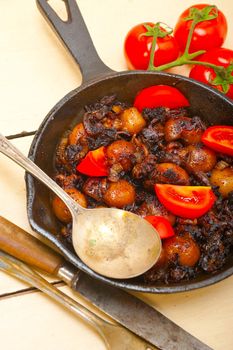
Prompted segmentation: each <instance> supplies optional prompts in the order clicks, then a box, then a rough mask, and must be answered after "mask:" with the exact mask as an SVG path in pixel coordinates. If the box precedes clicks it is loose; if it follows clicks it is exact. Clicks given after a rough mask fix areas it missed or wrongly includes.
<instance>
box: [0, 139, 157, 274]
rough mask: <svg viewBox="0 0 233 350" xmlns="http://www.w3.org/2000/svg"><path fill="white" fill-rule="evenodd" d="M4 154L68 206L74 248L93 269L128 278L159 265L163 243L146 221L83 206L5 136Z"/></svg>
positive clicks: (0, 149)
mask: <svg viewBox="0 0 233 350" xmlns="http://www.w3.org/2000/svg"><path fill="white" fill-rule="evenodd" d="M0 152H2V153H3V154H5V155H6V156H8V157H9V158H11V159H12V160H13V161H15V162H16V163H18V164H19V165H20V166H21V167H23V168H24V169H25V170H26V171H28V172H29V173H30V174H32V175H33V176H35V177H36V178H37V179H38V180H40V181H42V182H43V183H44V184H45V185H46V186H47V187H48V188H50V189H51V190H52V191H53V192H54V193H55V194H56V195H57V196H58V197H60V198H61V200H62V201H63V202H64V203H65V204H66V206H67V207H68V209H69V210H70V212H71V215H72V219H73V225H72V240H73V246H74V249H75V251H76V253H77V254H78V256H79V257H80V259H81V260H82V261H83V262H84V263H85V264H86V265H87V266H89V267H90V268H91V269H93V270H94V271H96V272H98V273H100V274H101V275H104V276H107V277H112V278H120V279H126V278H131V277H135V276H138V275H141V274H142V273H144V272H146V271H147V270H149V269H150V268H151V267H152V266H153V265H154V264H155V263H156V261H157V260H158V258H159V256H160V253H161V240H160V237H159V234H158V232H157V231H156V230H155V229H154V228H153V226H152V225H151V224H149V223H148V222H147V221H146V220H144V219H142V218H141V217H139V216H138V215H136V214H133V213H130V212H127V211H124V210H121V209H114V208H104V209H102V208H99V209H85V208H83V207H81V206H80V205H79V204H78V203H77V202H75V201H74V200H73V199H72V198H71V197H70V196H69V195H68V194H67V193H66V192H65V191H64V190H63V189H62V188H61V187H59V186H58V185H57V183H56V182H55V181H53V180H52V179H51V178H50V177H49V176H48V175H47V174H45V173H44V172H43V171H42V170H41V169H40V168H39V167H38V166H37V165H36V164H35V163H33V162H32V161H31V160H30V159H28V158H26V157H25V156H24V155H23V154H22V153H21V152H20V151H19V150H18V149H17V148H15V147H14V146H13V145H12V144H11V143H10V142H9V141H8V140H7V139H6V138H5V137H4V136H2V135H0Z"/></svg>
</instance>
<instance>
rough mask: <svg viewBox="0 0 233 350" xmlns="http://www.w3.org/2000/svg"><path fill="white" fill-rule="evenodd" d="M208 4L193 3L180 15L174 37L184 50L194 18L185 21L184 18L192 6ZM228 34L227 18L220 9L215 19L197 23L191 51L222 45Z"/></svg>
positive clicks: (197, 6) (199, 7)
mask: <svg viewBox="0 0 233 350" xmlns="http://www.w3.org/2000/svg"><path fill="white" fill-rule="evenodd" d="M206 6H210V5H207V4H197V5H192V6H191V7H189V8H188V9H187V10H185V11H184V12H183V13H182V14H181V15H180V17H179V19H178V22H177V24H176V26H175V29H174V37H175V38H176V40H177V42H178V44H179V46H180V49H181V50H182V51H184V49H185V46H186V42H187V38H188V33H189V29H190V27H191V24H192V20H188V21H185V20H184V19H185V18H186V17H188V16H189V13H190V9H191V8H193V7H195V8H197V9H203V8H204V7H206ZM226 35H227V20H226V17H225V16H224V14H223V13H222V12H221V11H220V10H218V16H217V17H216V18H215V19H211V20H206V21H204V22H200V23H198V24H197V25H196V27H195V29H194V33H193V37H192V40H191V44H190V50H189V52H194V51H198V50H210V49H212V48H214V47H220V46H222V44H223V43H224V40H225V38H226Z"/></svg>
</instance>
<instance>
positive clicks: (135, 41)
mask: <svg viewBox="0 0 233 350" xmlns="http://www.w3.org/2000/svg"><path fill="white" fill-rule="evenodd" d="M144 24H146V25H149V26H151V27H153V25H154V24H153V23H141V24H138V25H136V26H135V27H133V28H132V29H131V30H130V31H129V32H128V34H127V35H126V38H125V42H124V54H125V58H126V62H127V66H128V68H129V69H145V70H146V69H147V68H148V65H149V59H150V50H151V45H152V39H153V38H152V36H145V35H144V34H145V33H146V32H147V29H146V27H145V26H144ZM156 43H157V44H156V48H155V58H154V66H160V65H162V64H165V63H168V62H171V61H173V60H175V59H176V58H177V57H178V56H179V46H178V44H177V42H176V40H175V39H174V37H173V36H172V35H166V36H165V37H164V38H157V42H156Z"/></svg>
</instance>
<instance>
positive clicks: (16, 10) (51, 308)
mask: <svg viewBox="0 0 233 350" xmlns="http://www.w3.org/2000/svg"><path fill="white" fill-rule="evenodd" d="M197 2H198V1H197V0H185V1H180V0H163V1H152V0H144V1H143V2H142V1H141V0H118V1H113V0H99V1H93V0H79V1H78V4H79V6H80V9H81V11H82V13H83V16H84V19H85V21H86V24H87V26H88V28H89V31H90V34H91V36H92V38H93V41H94V43H95V46H96V49H97V51H98V53H99V55H100V57H101V58H102V60H103V61H104V62H105V63H106V64H107V65H109V66H110V67H111V68H112V69H115V70H119V71H120V70H124V69H126V66H125V61H124V56H123V50H122V47H123V40H124V36H125V35H126V33H127V31H128V30H129V29H130V28H131V27H132V26H133V25H135V24H137V23H141V22H145V21H153V22H156V21H163V22H166V23H167V24H169V25H170V26H173V25H174V24H175V21H176V18H177V16H178V15H179V14H180V13H181V12H182V11H183V10H184V8H186V7H188V6H190V5H191V4H195V3H197ZM214 4H216V5H219V8H220V9H221V10H222V11H223V12H224V13H225V14H226V15H227V18H228V23H229V30H228V38H227V41H226V43H225V44H224V46H225V47H229V48H231V49H232V48H233V21H232V20H231V19H232V17H233V2H232V0H215V1H214ZM0 28H1V33H2V35H1V36H0V51H1V55H0V67H1V68H0V69H1V79H0V91H1V117H0V130H1V133H3V134H4V135H13V134H18V133H21V132H22V131H28V132H31V131H34V130H36V129H37V128H38V126H39V125H40V123H41V121H42V120H43V118H44V117H45V115H46V114H47V113H48V111H49V110H50V109H51V108H52V107H53V106H54V104H55V103H57V102H58V100H59V99H60V98H62V97H63V96H64V95H65V94H66V93H68V92H69V91H70V90H72V89H74V88H75V87H77V86H78V85H80V84H81V75H80V72H79V69H78V67H77V66H76V65H75V64H74V62H73V61H72V59H71V57H70V56H69V55H68V54H67V53H66V51H65V50H64V48H63V47H62V46H61V44H60V43H59V42H58V40H57V39H56V38H55V36H54V34H53V33H51V31H50V29H49V28H48V27H47V26H46V24H45V22H44V20H43V18H42V17H41V15H40V14H39V12H38V10H37V8H36V4H35V1H32V0H21V1H18V0H12V1H1V2H0ZM177 71H181V70H180V69H177ZM31 140H32V137H31V136H30V137H23V138H19V139H16V140H13V142H14V143H15V145H16V146H17V147H18V148H19V149H20V150H21V151H23V152H24V154H27V153H28V150H29V147H30V143H31ZM0 169H1V172H0V214H1V215H2V216H4V217H6V218H7V219H9V220H11V221H13V222H14V223H16V224H17V225H19V226H20V227H22V228H24V229H26V230H27V231H29V232H31V233H32V231H31V229H30V227H29V225H28V221H27V215H26V196H25V184H24V171H23V170H22V169H20V168H19V167H18V166H17V165H16V164H14V163H13V162H12V161H10V160H9V159H7V158H6V157H4V156H3V155H1V154H0ZM26 287H27V286H26V285H25V284H22V283H20V282H18V281H16V280H15V279H13V278H11V277H9V276H7V275H5V274H3V273H0V294H3V293H7V292H12V291H17V290H20V289H24V288H26ZM64 289H65V291H67V292H69V293H71V292H70V291H69V290H68V288H67V287H66V288H64ZM232 295H233V277H230V278H228V279H227V280H225V281H222V282H220V283H218V284H216V285H213V286H211V287H207V288H204V289H201V290H197V291H192V292H189V293H181V294H174V295H148V294H146V295H145V294H139V295H138V296H139V297H142V298H143V299H144V300H146V301H147V302H148V303H150V304H151V305H153V306H154V307H156V308H158V310H159V311H161V312H162V313H164V314H165V315H166V316H167V317H169V318H171V319H172V320H173V321H175V322H177V323H178V324H179V325H180V326H182V327H183V328H185V329H186V330H187V331H189V332H190V333H192V334H194V335H195V336H197V337H199V338H200V339H201V340H202V341H204V342H206V343H207V344H208V345H210V346H212V347H213V349H214V350H223V349H224V350H232V349H233V333H232V323H233V302H232V301H233V297H232ZM0 312H1V326H0V339H1V342H0V344H1V348H3V349H6V350H15V349H16V348H17V350H31V349H32V347H33V349H34V350H39V349H42V348H44V349H50V350H53V349H54V350H55V349H56V350H63V349H65V348H69V350H73V349H86V348H87V349H88V348H89V349H94V350H103V349H104V345H103V344H102V342H101V340H100V339H99V337H97V335H96V334H95V333H93V331H92V330H91V329H90V328H89V327H87V326H86V325H85V324H84V323H83V322H81V321H80V322H79V321H78V320H76V319H75V318H74V317H73V316H72V315H71V314H69V313H67V312H66V311H64V310H62V309H60V308H59V307H57V305H55V304H54V303H52V302H51V301H49V300H48V299H47V298H46V297H45V296H43V295H42V294H41V293H35V294H26V295H23V296H18V297H14V298H8V299H4V300H0ZM12 334H13V335H14V336H12ZM178 350H181V349H178Z"/></svg>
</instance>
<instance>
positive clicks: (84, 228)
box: [72, 208, 161, 279]
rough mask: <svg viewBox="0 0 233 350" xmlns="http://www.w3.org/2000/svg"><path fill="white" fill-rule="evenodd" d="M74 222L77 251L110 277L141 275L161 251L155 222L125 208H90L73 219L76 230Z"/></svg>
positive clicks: (74, 239) (82, 258) (90, 264)
mask: <svg viewBox="0 0 233 350" xmlns="http://www.w3.org/2000/svg"><path fill="white" fill-rule="evenodd" d="M87 212H88V213H87ZM75 226H77V232H78V234H73V236H72V238H73V246H74V249H75V251H76V253H77V254H78V256H79V257H80V259H81V260H82V261H83V262H85V263H86V264H87V265H88V266H89V267H91V268H92V269H93V270H94V271H96V272H98V273H100V274H104V275H105V276H107V277H113V278H120V279H121V278H126V276H127V278H131V277H135V276H138V275H140V274H142V273H143V272H146V271H147V270H148V269H149V268H150V267H152V266H153V265H154V264H155V262H156V260H157V259H158V257H159V255H160V252H161V240H160V237H159V235H158V233H157V232H156V231H155V229H154V228H153V226H152V225H151V224H149V223H148V222H147V221H146V220H143V219H141V218H140V217H139V216H138V215H136V214H133V213H130V212H128V211H125V210H120V209H114V208H109V209H106V208H103V209H102V208H99V209H87V210H84V211H82V212H81V213H80V214H79V215H78V220H77V221H76V220H74V221H73V229H74V231H75V232H76V228H75Z"/></svg>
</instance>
